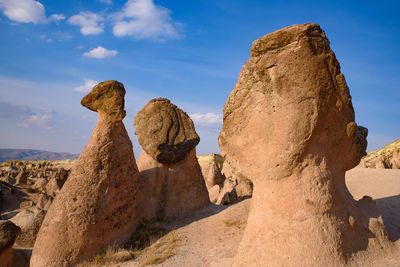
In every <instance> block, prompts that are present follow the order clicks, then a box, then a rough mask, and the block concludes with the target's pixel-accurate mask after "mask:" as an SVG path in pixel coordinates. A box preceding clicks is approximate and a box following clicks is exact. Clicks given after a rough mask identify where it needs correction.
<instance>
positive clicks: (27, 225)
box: [10, 207, 46, 247]
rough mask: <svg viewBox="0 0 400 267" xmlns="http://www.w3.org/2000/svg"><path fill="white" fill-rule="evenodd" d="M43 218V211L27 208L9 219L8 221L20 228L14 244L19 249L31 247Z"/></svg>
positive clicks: (44, 213)
mask: <svg viewBox="0 0 400 267" xmlns="http://www.w3.org/2000/svg"><path fill="white" fill-rule="evenodd" d="M45 216H46V211H45V210H42V209H39V208H37V207H29V208H27V209H24V210H22V211H21V212H19V213H18V214H17V215H15V216H14V217H13V218H11V219H10V221H12V222H13V223H15V224H16V225H17V226H19V227H20V228H21V234H20V235H19V236H18V238H17V239H16V241H15V244H16V245H18V246H20V247H33V245H34V244H35V240H36V236H37V234H38V232H39V229H40V226H41V225H42V223H43V220H44V217H45Z"/></svg>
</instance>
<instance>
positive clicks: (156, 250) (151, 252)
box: [135, 231, 179, 266]
mask: <svg viewBox="0 0 400 267" xmlns="http://www.w3.org/2000/svg"><path fill="white" fill-rule="evenodd" d="M178 246H179V239H178V237H177V235H176V234H175V232H173V231H172V232H169V233H168V234H166V235H164V236H163V237H161V238H160V239H158V240H157V242H155V243H154V244H153V245H151V246H149V247H147V248H145V249H143V250H141V251H136V252H135V256H137V257H138V260H139V264H140V266H146V265H150V264H157V263H161V262H163V261H165V260H166V259H168V258H170V257H172V256H174V255H176V253H177V248H178Z"/></svg>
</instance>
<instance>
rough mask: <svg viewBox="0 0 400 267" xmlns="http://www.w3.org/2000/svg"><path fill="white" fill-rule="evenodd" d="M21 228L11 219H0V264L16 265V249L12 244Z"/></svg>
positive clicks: (8, 266)
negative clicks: (14, 249)
mask: <svg viewBox="0 0 400 267" xmlns="http://www.w3.org/2000/svg"><path fill="white" fill-rule="evenodd" d="M20 232H21V229H20V228H19V227H18V226H16V225H15V224H14V223H13V222H11V221H2V220H0V266H2V267H3V266H4V267H12V266H14V251H13V248H12V246H13V245H14V242H15V239H16V238H17V237H18V235H19V233H20Z"/></svg>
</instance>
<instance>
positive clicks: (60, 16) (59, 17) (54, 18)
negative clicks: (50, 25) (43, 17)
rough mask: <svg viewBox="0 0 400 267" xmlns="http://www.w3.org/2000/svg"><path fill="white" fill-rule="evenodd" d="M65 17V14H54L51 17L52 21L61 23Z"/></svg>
mask: <svg viewBox="0 0 400 267" xmlns="http://www.w3.org/2000/svg"><path fill="white" fill-rule="evenodd" d="M64 19H65V16H64V15H63V14H53V15H51V16H50V17H49V20H50V21H60V20H64Z"/></svg>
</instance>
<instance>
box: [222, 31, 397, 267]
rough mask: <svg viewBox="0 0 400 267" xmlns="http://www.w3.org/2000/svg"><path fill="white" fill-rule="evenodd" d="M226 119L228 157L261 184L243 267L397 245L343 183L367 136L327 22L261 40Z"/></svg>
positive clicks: (331, 261) (314, 260) (335, 259)
mask: <svg viewBox="0 0 400 267" xmlns="http://www.w3.org/2000/svg"><path fill="white" fill-rule="evenodd" d="M223 112H224V121H223V128H222V130H221V133H220V136H219V145H220V149H221V152H222V155H223V156H224V157H225V160H226V162H228V163H229V165H231V166H232V167H233V168H234V169H235V171H237V172H239V173H241V174H243V175H244V176H245V177H246V178H248V179H250V180H251V182H252V183H253V186H254V191H253V198H252V203H251V209H250V214H249V218H248V223H247V226H246V229H245V232H244V236H243V239H242V241H241V244H240V246H239V249H238V252H237V255H236V257H235V262H234V265H236V266H248V265H253V266H261V265H265V264H268V265H270V266H317V265H318V266H335V265H342V264H345V263H346V262H347V261H348V260H349V259H350V258H352V257H353V256H354V255H356V254H357V255H358V254H362V253H368V252H370V253H372V252H377V253H380V251H382V248H386V247H390V245H391V243H390V241H389V239H388V236H387V233H386V230H385V228H384V225H383V220H382V217H381V216H380V214H379V212H378V210H377V209H376V207H375V206H374V203H373V201H369V199H362V200H359V201H355V200H354V199H353V197H352V196H351V194H350V193H349V191H348V190H347V188H346V185H345V182H344V174H345V171H346V170H348V169H350V168H353V167H354V166H356V165H357V164H358V163H359V161H360V159H361V157H362V156H364V155H365V148H366V135H367V130H366V129H365V128H362V127H358V126H357V124H356V123H355V122H354V110H353V107H352V103H351V96H350V93H349V88H348V87H347V84H346V81H345V79H344V75H343V74H342V73H341V72H340V65H339V63H338V61H337V60H336V57H335V55H334V53H333V52H332V50H331V49H330V47H329V41H328V39H327V38H326V36H325V33H324V32H323V31H322V30H321V29H320V27H319V25H316V24H304V25H294V26H291V27H288V28H284V29H281V30H279V31H276V32H273V33H271V34H268V35H266V36H264V37H262V38H260V39H258V40H256V41H254V42H253V45H252V47H251V56H250V59H249V61H248V62H247V63H246V64H245V65H244V66H243V68H242V70H241V72H240V76H239V80H238V82H237V84H236V86H235V88H234V89H233V91H232V92H231V94H230V95H229V97H228V99H227V101H226V103H225V106H224V110H223Z"/></svg>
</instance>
